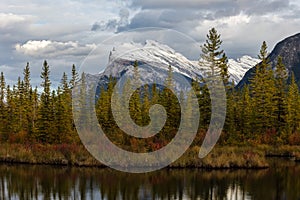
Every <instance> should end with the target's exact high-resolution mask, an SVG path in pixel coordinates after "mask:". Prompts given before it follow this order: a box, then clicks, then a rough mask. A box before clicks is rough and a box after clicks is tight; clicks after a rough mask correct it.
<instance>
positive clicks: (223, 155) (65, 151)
mask: <svg viewBox="0 0 300 200" xmlns="http://www.w3.org/2000/svg"><path fill="white" fill-rule="evenodd" d="M198 152H199V147H192V148H190V149H189V150H188V151H187V152H186V153H185V154H184V155H183V156H182V157H181V158H180V159H178V160H177V161H176V162H174V163H173V164H171V165H170V167H171V168H188V167H190V168H193V167H196V168H208V169H225V168H266V167H269V164H268V162H267V159H266V157H268V156H277V157H279V156H280V157H291V158H293V159H294V160H295V161H300V146H279V147H273V146H264V145H260V146H255V147H254V146H248V147H238V146H234V147H231V146H217V147H215V148H214V149H213V151H212V152H210V153H209V154H208V155H207V156H206V157H205V158H203V159H200V158H198ZM0 162H5V163H27V164H49V165H71V166H91V167H92V166H93V167H95V166H96V167H104V165H102V164H101V163H99V162H98V161H97V160H96V159H94V158H93V157H92V156H91V155H90V154H89V153H88V152H87V150H86V149H85V148H84V147H83V146H81V145H67V144H62V145H38V144H35V145H21V144H0Z"/></svg>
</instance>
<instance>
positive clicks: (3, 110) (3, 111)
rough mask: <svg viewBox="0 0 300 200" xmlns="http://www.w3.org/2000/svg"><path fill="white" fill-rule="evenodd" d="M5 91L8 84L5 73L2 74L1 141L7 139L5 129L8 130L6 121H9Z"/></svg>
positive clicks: (0, 79)
mask: <svg viewBox="0 0 300 200" xmlns="http://www.w3.org/2000/svg"><path fill="white" fill-rule="evenodd" d="M5 90H6V84H5V78H4V74H3V72H1V76H0V137H1V138H0V139H2V140H6V138H5V131H6V130H5V129H6V119H7V116H6V114H7V112H6V111H7V110H6V106H5V102H4V100H5Z"/></svg>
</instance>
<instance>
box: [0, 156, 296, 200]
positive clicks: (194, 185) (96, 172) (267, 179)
mask: <svg viewBox="0 0 300 200" xmlns="http://www.w3.org/2000/svg"><path fill="white" fill-rule="evenodd" d="M281 163H284V164H283V165H278V161H275V163H274V165H275V166H276V167H275V166H274V167H272V169H268V170H233V171H230V170H225V171H204V170H196V169H190V170H187V169H185V170H183V169H177V170H174V169H173V170H162V171H158V172H153V173H147V174H127V173H121V172H116V171H114V170H110V169H98V168H68V167H53V166H28V165H19V166H16V165H5V164H2V165H0V199H130V200H134V199H300V190H299V188H300V165H299V164H298V165H297V164H295V163H293V162H282V160H281Z"/></svg>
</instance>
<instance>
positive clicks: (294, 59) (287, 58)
mask: <svg viewBox="0 0 300 200" xmlns="http://www.w3.org/2000/svg"><path fill="white" fill-rule="evenodd" d="M279 56H281V57H282V61H283V64H284V65H285V67H286V68H287V70H288V71H289V75H291V72H293V73H294V75H295V79H296V81H297V83H298V85H300V33H298V34H296V35H293V36H290V37H288V38H286V39H284V40H282V41H281V42H279V43H278V44H277V45H276V46H275V48H274V49H273V51H272V52H271V53H270V54H269V56H268V59H269V61H270V63H271V65H272V68H273V69H274V68H275V66H276V63H277V60H278V57H279ZM255 67H256V66H255ZM255 67H253V68H251V69H250V70H249V71H247V73H246V74H245V76H244V77H243V79H242V80H241V81H240V82H239V84H238V85H237V87H238V88H241V87H243V86H244V85H245V84H248V83H249V80H250V79H251V77H253V75H254V74H255Z"/></svg>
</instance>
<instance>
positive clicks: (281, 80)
mask: <svg viewBox="0 0 300 200" xmlns="http://www.w3.org/2000/svg"><path fill="white" fill-rule="evenodd" d="M275 77H276V80H275V84H276V96H275V101H276V110H275V113H276V129H277V131H279V132H282V130H283V129H284V128H285V124H286V122H285V116H286V100H285V99H286V89H287V84H286V81H287V77H288V74H287V70H286V69H285V67H284V65H283V63H282V57H279V58H278V61H277V65H276V70H275Z"/></svg>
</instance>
